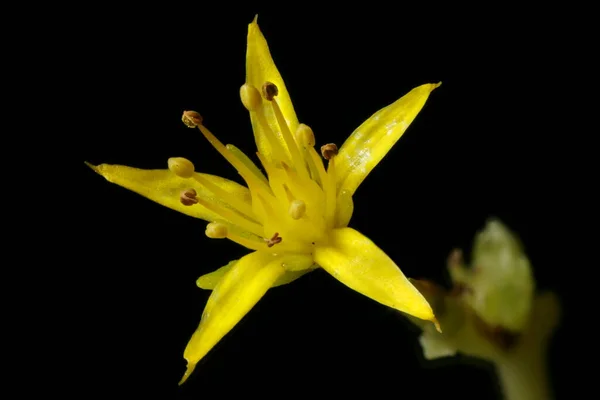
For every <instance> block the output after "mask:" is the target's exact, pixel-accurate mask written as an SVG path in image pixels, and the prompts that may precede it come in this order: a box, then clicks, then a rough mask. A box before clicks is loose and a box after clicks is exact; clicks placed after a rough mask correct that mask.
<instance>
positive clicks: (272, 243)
mask: <svg viewBox="0 0 600 400" xmlns="http://www.w3.org/2000/svg"><path fill="white" fill-rule="evenodd" d="M282 240H283V238H281V237H279V233H278V232H275V234H274V235H273V237H272V238H271V239H265V241H266V242H267V247H273V246H275V245H276V244H277V243H281V241H282Z"/></svg>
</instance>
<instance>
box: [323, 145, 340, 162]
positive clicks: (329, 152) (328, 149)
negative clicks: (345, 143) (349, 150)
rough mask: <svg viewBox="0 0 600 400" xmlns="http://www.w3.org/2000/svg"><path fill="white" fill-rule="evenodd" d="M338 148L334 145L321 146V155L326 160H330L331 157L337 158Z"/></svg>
mask: <svg viewBox="0 0 600 400" xmlns="http://www.w3.org/2000/svg"><path fill="white" fill-rule="evenodd" d="M337 154H338V147H337V146H336V145H335V143H328V144H324V145H323V146H321V155H322V156H323V158H324V159H326V160H331V159H332V158H333V157H335V156H337Z"/></svg>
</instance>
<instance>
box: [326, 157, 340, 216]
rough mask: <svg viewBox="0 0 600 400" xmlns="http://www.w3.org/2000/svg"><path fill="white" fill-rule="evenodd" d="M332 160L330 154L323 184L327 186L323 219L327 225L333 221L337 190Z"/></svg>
mask: <svg viewBox="0 0 600 400" xmlns="http://www.w3.org/2000/svg"><path fill="white" fill-rule="evenodd" d="M334 146H335V145H334ZM336 150H337V147H336ZM334 160H335V157H334V156H333V155H331V154H330V158H329V165H328V166H327V181H326V183H325V186H327V189H325V220H326V221H327V224H328V225H329V226H332V225H333V224H334V222H335V221H334V220H335V205H336V204H335V203H336V193H337V190H336V182H335V161H334Z"/></svg>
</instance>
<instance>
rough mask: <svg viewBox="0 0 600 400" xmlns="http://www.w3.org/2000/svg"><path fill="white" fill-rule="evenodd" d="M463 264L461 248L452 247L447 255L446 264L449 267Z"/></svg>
mask: <svg viewBox="0 0 600 400" xmlns="http://www.w3.org/2000/svg"><path fill="white" fill-rule="evenodd" d="M463 264H464V260H463V253H462V250H461V249H454V250H452V252H451V253H450V255H449V256H448V266H449V267H450V268H456V267H460V266H461V265H463Z"/></svg>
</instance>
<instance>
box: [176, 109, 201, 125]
mask: <svg viewBox="0 0 600 400" xmlns="http://www.w3.org/2000/svg"><path fill="white" fill-rule="evenodd" d="M181 121H183V123H184V124H185V125H186V126H187V127H188V128H195V127H197V126H198V125H202V115H200V114H199V113H198V112H196V111H184V112H183V115H182V116H181Z"/></svg>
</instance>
